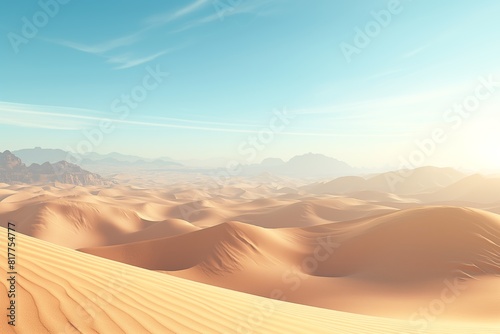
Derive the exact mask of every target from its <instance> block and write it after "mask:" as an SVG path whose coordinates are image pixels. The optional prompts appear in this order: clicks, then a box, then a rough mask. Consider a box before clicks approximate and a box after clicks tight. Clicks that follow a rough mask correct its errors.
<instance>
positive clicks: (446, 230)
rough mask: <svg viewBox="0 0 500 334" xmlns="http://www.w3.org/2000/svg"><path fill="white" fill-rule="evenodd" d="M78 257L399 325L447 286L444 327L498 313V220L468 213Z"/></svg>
mask: <svg viewBox="0 0 500 334" xmlns="http://www.w3.org/2000/svg"><path fill="white" fill-rule="evenodd" d="M83 251H85V252H87V253H91V254H94V255H98V256H101V257H106V258H110V259H113V260H116V261H120V262H124V263H129V264H132V265H135V266H139V267H143V268H147V269H152V270H161V271H168V272H169V273H170V274H172V275H176V276H179V277H185V278H189V279H192V280H197V281H200V282H204V283H209V284H212V285H218V286H222V287H227V288H231V289H235V290H239V291H243V292H248V293H253V294H257V295H261V296H266V297H272V298H277V299H283V298H286V300H289V301H293V302H296V303H302V304H307V305H314V306H319V307H325V308H331V309H336V310H343V311H350V312H356V313H365V314H372V315H379V316H394V317H405V316H407V315H408V314H411V313H412V312H413V311H414V310H417V309H418V308H419V307H420V306H421V305H425V304H426V302H427V300H429V299H430V300H432V299H433V296H439V293H440V290H442V289H443V288H445V287H446V286H447V284H449V282H453V284H455V285H457V286H458V287H459V289H460V291H459V292H460V297H461V298H457V300H456V301H455V302H454V304H453V307H449V308H447V309H446V310H445V311H444V312H443V313H442V314H441V317H442V318H450V319H453V318H455V319H457V318H463V317H466V318H469V319H477V320H481V321H483V320H484V321H495V320H496V319H498V318H497V317H498V313H497V311H498V310H500V216H498V215H495V214H492V213H487V212H484V211H480V210H473V209H461V208H453V207H429V208H420V209H409V210H405V211H400V212H396V213H392V214H386V215H382V216H380V217H378V218H368V219H360V220H357V221H350V222H343V223H333V224H325V225H320V226H316V227H311V228H302V229H290V228H289V229H278V230H267V229H263V228H260V227H255V226H250V225H246V224H242V223H238V222H230V223H224V224H220V225H217V226H214V227H211V228H206V229H203V230H200V231H196V232H192V233H189V234H184V235H180V236H175V237H170V238H163V239H156V240H150V241H144V242H139V243H132V244H126V245H118V246H109V247H101V248H91V249H83ZM255 278H259V280H258V281H255ZM421 282H425V284H424V286H425V288H423V285H422V284H420V283H421ZM492 288H494V290H493V291H490V289H492ZM277 289H278V290H279V291H281V292H282V293H276V290H277ZM462 290H463V291H462ZM285 292H286V293H285ZM486 296H489V297H490V298H488V299H485V297H486ZM493 296H494V298H491V297H493ZM382 301H383V304H384V306H383V307H381V306H379V304H380V303H381V302H382ZM471 301H475V302H474V303H471Z"/></svg>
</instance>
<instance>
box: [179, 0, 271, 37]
mask: <svg viewBox="0 0 500 334" xmlns="http://www.w3.org/2000/svg"><path fill="white" fill-rule="evenodd" d="M269 5H270V2H269V1H267V0H260V1H259V0H254V1H240V2H238V3H236V4H234V5H231V4H230V3H228V4H224V5H221V6H216V5H214V6H213V8H214V12H213V13H212V14H210V15H207V16H204V17H202V18H199V19H196V20H192V21H190V22H188V23H187V24H185V25H183V26H181V27H180V28H179V29H176V30H174V31H173V33H179V32H182V31H186V30H190V29H193V28H196V27H199V26H203V25H205V24H209V23H212V22H215V21H217V20H220V21H222V20H224V18H227V17H230V16H234V15H239V14H254V15H259V14H261V13H262V9H263V8H264V7H268V6H269Z"/></svg>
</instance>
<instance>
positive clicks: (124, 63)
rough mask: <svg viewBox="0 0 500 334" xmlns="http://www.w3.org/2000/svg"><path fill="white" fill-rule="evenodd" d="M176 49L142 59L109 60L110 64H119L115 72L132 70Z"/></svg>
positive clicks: (115, 57) (124, 57) (112, 58)
mask: <svg viewBox="0 0 500 334" xmlns="http://www.w3.org/2000/svg"><path fill="white" fill-rule="evenodd" d="M176 49H177V48H169V49H166V50H163V51H161V52H158V53H155V54H152V55H149V56H145V57H141V58H134V57H132V56H130V55H122V56H113V57H109V58H108V63H113V64H119V65H118V66H116V67H115V68H114V69H115V70H122V69H125V68H131V67H134V66H138V65H141V64H144V63H147V62H150V61H152V60H154V59H156V58H158V57H160V56H163V55H165V54H168V53H170V52H172V51H174V50H176Z"/></svg>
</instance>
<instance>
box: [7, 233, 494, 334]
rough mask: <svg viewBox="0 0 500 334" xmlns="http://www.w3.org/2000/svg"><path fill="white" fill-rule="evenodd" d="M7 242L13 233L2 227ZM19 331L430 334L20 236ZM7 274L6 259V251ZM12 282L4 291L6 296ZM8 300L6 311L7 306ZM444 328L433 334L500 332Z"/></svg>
mask: <svg viewBox="0 0 500 334" xmlns="http://www.w3.org/2000/svg"><path fill="white" fill-rule="evenodd" d="M0 238H1V239H2V240H5V238H6V230H5V229H4V228H0ZM17 240H18V243H19V245H22V247H19V252H18V267H17V271H18V272H19V274H18V276H17V291H18V296H19V297H18V298H19V299H18V303H19V305H22V306H20V307H19V308H18V314H17V317H18V318H17V320H16V321H17V325H16V327H10V326H6V325H5V324H4V323H2V333H26V334H32V333H37V334H43V333H57V334H62V333H71V334H72V333H133V334H136V333H203V334H205V333H206V334H208V333H278V334H279V333H340V334H342V333H360V334H362V333H384V334H390V333H394V334H396V333H398V334H400V333H408V334H412V333H422V331H421V330H420V329H419V328H418V327H415V326H412V325H411V324H410V323H408V322H407V321H401V320H393V319H386V318H377V317H370V316H362V315H356V314H349V313H342V312H336V311H331V310H325V309H319V308H314V307H308V306H303V305H297V304H292V303H286V302H281V301H273V300H270V299H265V298H262V297H257V296H251V295H247V294H242V293H239V292H235V291H230V290H225V289H221V288H217V287H212V286H208V285H203V284H200V283H196V282H192V281H188V280H183V279H179V278H175V277H171V276H168V275H163V274H160V273H156V272H153V271H147V270H145V269H140V268H137V267H132V266H128V265H125V264H121V263H117V262H112V261H109V260H106V259H101V258H97V257H94V256H91V255H86V254H83V253H78V252H76V251H74V250H70V249H67V248H63V247H60V246H56V245H53V244H50V243H47V242H44V241H41V240H37V239H33V238H30V237H27V236H23V235H21V234H18V236H17ZM0 261H1V263H2V267H1V270H0V272H2V275H3V276H4V277H5V271H6V270H5V267H4V264H5V263H6V262H5V261H6V258H5V255H4V253H3V252H2V253H1V254H0ZM6 288H7V286H6V281H5V280H2V284H0V289H1V290H2V291H1V293H2V295H5V293H6ZM6 303H7V300H6V299H2V303H1V307H2V308H3V309H5V308H6V305H7V304H6ZM499 330H500V326H496V325H486V324H483V325H477V324H471V323H466V322H464V323H460V324H457V323H455V324H453V323H436V324H434V325H433V326H432V328H429V330H427V331H426V332H427V333H442V334H446V333H450V334H451V333H453V334H457V333H492V334H493V333H498V331H499Z"/></svg>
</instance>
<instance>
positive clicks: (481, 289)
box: [0, 169, 500, 334]
mask: <svg viewBox="0 0 500 334" xmlns="http://www.w3.org/2000/svg"><path fill="white" fill-rule="evenodd" d="M428 172H430V173H433V172H437V173H438V174H437V176H436V177H427V176H425V175H423V174H425V173H424V170H420V171H418V172H416V173H414V177H413V179H411V180H407V182H406V183H405V185H404V186H403V185H402V186H401V191H395V192H394V193H391V192H388V191H384V189H381V188H380V187H379V186H378V185H379V181H376V182H375V181H370V182H374V183H373V184H375V186H373V184H372V185H368V186H367V185H366V182H368V181H366V180H380V177H378V176H372V177H369V178H367V179H365V181H360V180H359V179H358V178H353V180H354V182H353V186H352V188H349V182H348V181H349V179H348V178H343V179H340V180H337V181H331V180H325V181H324V182H316V183H311V184H309V183H307V182H304V181H300V180H292V179H273V180H272V181H270V180H269V179H268V176H264V179H261V180H259V179H256V178H248V179H245V178H235V179H232V180H230V181H229V182H228V183H227V184H224V185H222V186H220V187H215V186H214V185H213V183H212V182H210V179H208V178H204V177H202V176H196V178H192V177H191V178H188V177H187V176H179V177H175V178H174V177H172V176H171V175H169V176H168V177H167V176H166V177H165V179H164V180H160V179H158V178H157V179H156V181H157V182H156V183H155V184H154V185H153V184H151V181H150V179H148V181H144V182H141V180H140V178H134V181H133V182H132V181H131V183H129V184H127V183H126V182H124V183H123V184H120V185H113V184H111V185H106V186H85V187H84V186H72V185H65V184H59V183H52V184H48V185H25V184H15V185H8V184H0V222H1V223H0V225H1V226H3V227H5V226H6V224H7V222H8V221H13V222H15V223H16V229H17V232H18V234H17V240H18V246H17V252H18V253H17V256H18V259H17V262H18V267H17V271H18V303H19V305H22V307H19V311H18V312H19V314H18V324H19V325H18V326H16V327H10V326H9V327H2V333H3V332H4V328H5V332H6V333H79V332H81V333H122V332H124V333H401V334H403V333H500V320H499V319H500V316H499V315H500V313H499V312H500V215H498V212H500V210H498V208H499V207H500V200H499V199H498V198H496V196H495V195H496V193H495V192H494V191H493V190H491V189H493V188H492V187H493V186H492V184H493V185H494V184H496V183H495V182H497V181H496V180H497V179H487V178H485V177H483V176H466V175H462V176H460V175H458V174H457V173H455V172H453V171H452V170H446V169H445V170H429V171H428ZM443 173H451V176H450V177H448V178H446V177H444V176H443ZM440 177H441V178H443V177H444V179H446V180H447V181H446V182H442V181H439V180H440ZM421 178H426V179H427V181H426V182H424V183H422V182H420V181H419V179H421ZM168 180H175V182H172V181H168ZM433 180H436V182H434V181H433ZM471 180H472V181H471ZM160 181H162V182H163V183H162V182H160ZM473 181H474V182H473ZM476 181H477V182H476ZM471 182H472V183H473V184H474V185H475V186H474V187H472V186H471ZM335 183H337V184H341V185H342V187H338V188H337V189H341V191H340V190H339V191H338V192H336V193H335V192H334V191H333V190H332V189H331V187H332V185H333V184H335ZM360 184H363V186H360ZM423 189H426V190H423ZM483 190H484V191H483ZM486 190H488V191H489V192H486ZM0 237H1V240H6V230H5V229H4V228H0ZM5 256H6V254H5V252H2V253H1V254H0V261H1V271H2V274H3V275H4V276H5V275H6V272H7V271H8V270H7V269H6V267H5V265H6V258H5ZM0 288H1V289H2V290H3V291H2V292H1V293H2V295H5V293H6V291H5V289H6V288H7V282H6V281H5V280H3V281H2V284H0ZM6 303H7V301H3V300H2V307H4V309H5V308H6V305H7V304H6ZM3 325H4V324H2V326H3Z"/></svg>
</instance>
